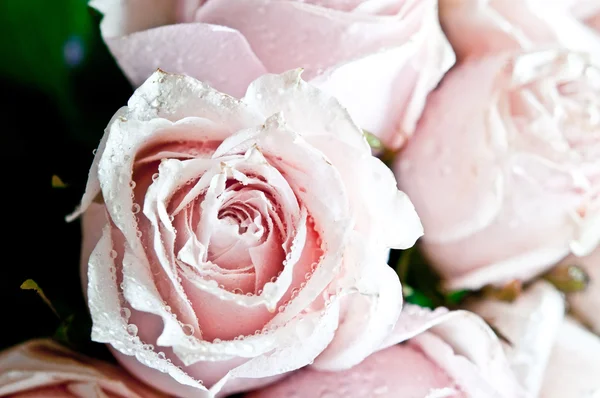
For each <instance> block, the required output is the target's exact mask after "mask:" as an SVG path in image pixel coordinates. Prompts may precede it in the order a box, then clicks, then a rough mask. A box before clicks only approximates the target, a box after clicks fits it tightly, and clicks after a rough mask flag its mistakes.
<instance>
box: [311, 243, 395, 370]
mask: <svg viewBox="0 0 600 398" xmlns="http://www.w3.org/2000/svg"><path fill="white" fill-rule="evenodd" d="M352 239H353V240H352V241H351V244H350V245H349V249H348V250H347V252H346V253H345V256H344V258H345V261H344V272H345V273H347V274H349V275H346V278H347V279H346V278H345V279H343V280H341V281H338V282H337V283H336V285H337V286H339V288H340V289H343V290H346V291H349V292H350V293H349V295H348V296H346V297H344V298H343V300H344V301H343V303H344V305H345V311H344V313H343V315H342V317H341V321H340V326H339V327H338V330H337V332H336V338H335V340H334V341H333V342H332V343H331V344H330V345H329V346H328V347H327V349H326V350H325V351H324V352H323V353H321V355H319V357H318V358H317V360H316V361H315V364H314V366H315V368H317V369H319V370H342V369H348V368H350V367H352V366H354V365H356V364H358V363H359V362H361V361H362V360H363V359H365V358H366V357H368V356H369V355H371V354H372V353H373V352H375V351H377V350H378V349H379V347H380V346H381V344H382V342H383V341H384V339H385V338H386V337H387V336H388V335H389V333H390V331H391V330H392V328H393V327H394V325H395V324H396V322H397V320H398V316H399V315H400V311H401V309H402V287H401V286H400V282H399V280H398V275H397V274H396V272H395V271H394V270H393V269H392V268H391V267H389V266H388V265H387V264H386V263H385V262H381V263H377V262H375V261H373V260H372V259H370V258H369V253H367V250H364V249H365V248H364V246H363V245H361V244H360V235H358V234H354V235H353V237H352ZM361 247H362V249H363V250H364V252H360V250H361ZM345 283H347V284H348V286H344V284H345Z"/></svg>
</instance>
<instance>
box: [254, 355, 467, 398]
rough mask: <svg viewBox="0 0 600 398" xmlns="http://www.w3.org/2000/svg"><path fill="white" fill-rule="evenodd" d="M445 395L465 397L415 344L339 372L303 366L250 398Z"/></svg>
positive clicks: (415, 397) (420, 397)
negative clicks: (320, 370)
mask: <svg viewBox="0 0 600 398" xmlns="http://www.w3.org/2000/svg"><path fill="white" fill-rule="evenodd" d="M298 392H301V394H302V396H306V397H323V396H327V397H332V398H333V397H346V398H359V397H367V396H377V397H382V398H386V397H389V398H396V397H403V398H436V397H437V398H444V397H454V398H461V397H464V394H463V393H460V392H459V391H457V390H456V389H455V384H454V383H453V381H452V380H451V379H450V378H449V377H448V375H447V374H446V373H445V372H444V371H443V370H442V369H440V368H439V367H438V366H437V365H436V364H435V363H434V362H432V361H431V360H430V359H429V358H428V357H427V356H426V355H424V354H423V352H422V351H421V350H420V349H419V348H418V347H414V346H412V345H397V346H394V347H390V348H388V349H386V350H383V351H380V352H378V353H376V354H373V355H372V356H370V357H369V358H367V359H366V360H365V361H364V362H362V363H360V364H359V365H357V366H355V367H353V368H351V369H348V370H345V371H340V372H319V371H316V370H313V369H310V368H308V369H302V370H300V371H298V372H297V373H295V374H293V375H292V376H290V377H288V378H286V379H285V380H283V381H281V382H279V383H277V384H275V385H273V386H269V387H266V388H264V389H262V390H259V391H256V392H253V393H250V394H248V395H247V397H248V398H279V397H295V396H298Z"/></svg>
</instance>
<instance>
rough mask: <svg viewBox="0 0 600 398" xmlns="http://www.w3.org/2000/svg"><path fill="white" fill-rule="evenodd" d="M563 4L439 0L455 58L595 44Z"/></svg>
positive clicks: (587, 48)
mask: <svg viewBox="0 0 600 398" xmlns="http://www.w3.org/2000/svg"><path fill="white" fill-rule="evenodd" d="M566 8H567V7H565V6H564V4H563V2H562V1H561V0H559V1H551V2H547V1H544V0H523V1H519V2H515V1H512V0H444V1H440V21H441V24H442V29H443V30H444V33H445V34H446V36H447V37H448V40H449V41H450V43H451V44H452V48H453V49H454V51H455V53H456V55H457V58H459V59H460V60H464V59H466V58H479V57H483V56H486V55H494V54H498V53H501V52H506V51H521V50H532V49H536V48H544V47H548V46H553V45H560V46H562V47H565V48H569V49H571V50H577V51H581V50H583V51H590V50H592V49H595V50H599V49H600V43H598V41H597V38H595V37H594V35H593V34H591V32H590V31H589V30H588V29H587V28H586V27H585V26H584V25H583V24H581V23H580V22H579V21H577V20H576V19H575V18H573V17H572V16H571V14H570V13H569V12H568V9H566Z"/></svg>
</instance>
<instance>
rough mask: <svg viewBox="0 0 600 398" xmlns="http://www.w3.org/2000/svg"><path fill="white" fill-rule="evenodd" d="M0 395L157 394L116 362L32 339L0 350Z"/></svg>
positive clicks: (134, 397)
mask: <svg viewBox="0 0 600 398" xmlns="http://www.w3.org/2000/svg"><path fill="white" fill-rule="evenodd" d="M0 396H2V397H6V396H9V397H11V398H69V397H114V398H160V397H164V395H163V394H161V393H159V392H155V391H152V390H150V389H149V388H148V387H146V386H144V385H143V384H142V383H140V382H139V381H137V380H135V379H134V378H132V377H131V376H129V375H127V373H125V372H123V370H122V369H119V368H117V367H115V366H112V365H109V364H107V363H104V362H102V361H97V360H94V359H90V358H86V357H84V356H83V355H79V354H77V353H74V352H72V351H70V350H68V349H66V348H64V347H62V346H60V345H59V344H57V343H55V342H53V341H52V340H49V339H46V340H32V341H29V342H27V343H23V344H21V345H19V346H16V347H13V348H10V349H8V350H6V351H4V352H1V353H0Z"/></svg>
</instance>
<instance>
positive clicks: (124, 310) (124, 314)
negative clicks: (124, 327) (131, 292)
mask: <svg viewBox="0 0 600 398" xmlns="http://www.w3.org/2000/svg"><path fill="white" fill-rule="evenodd" d="M121 316H122V317H123V318H124V319H125V321H128V320H129V317H130V316H131V310H130V309H129V308H121ZM129 326H135V325H129Z"/></svg>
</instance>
